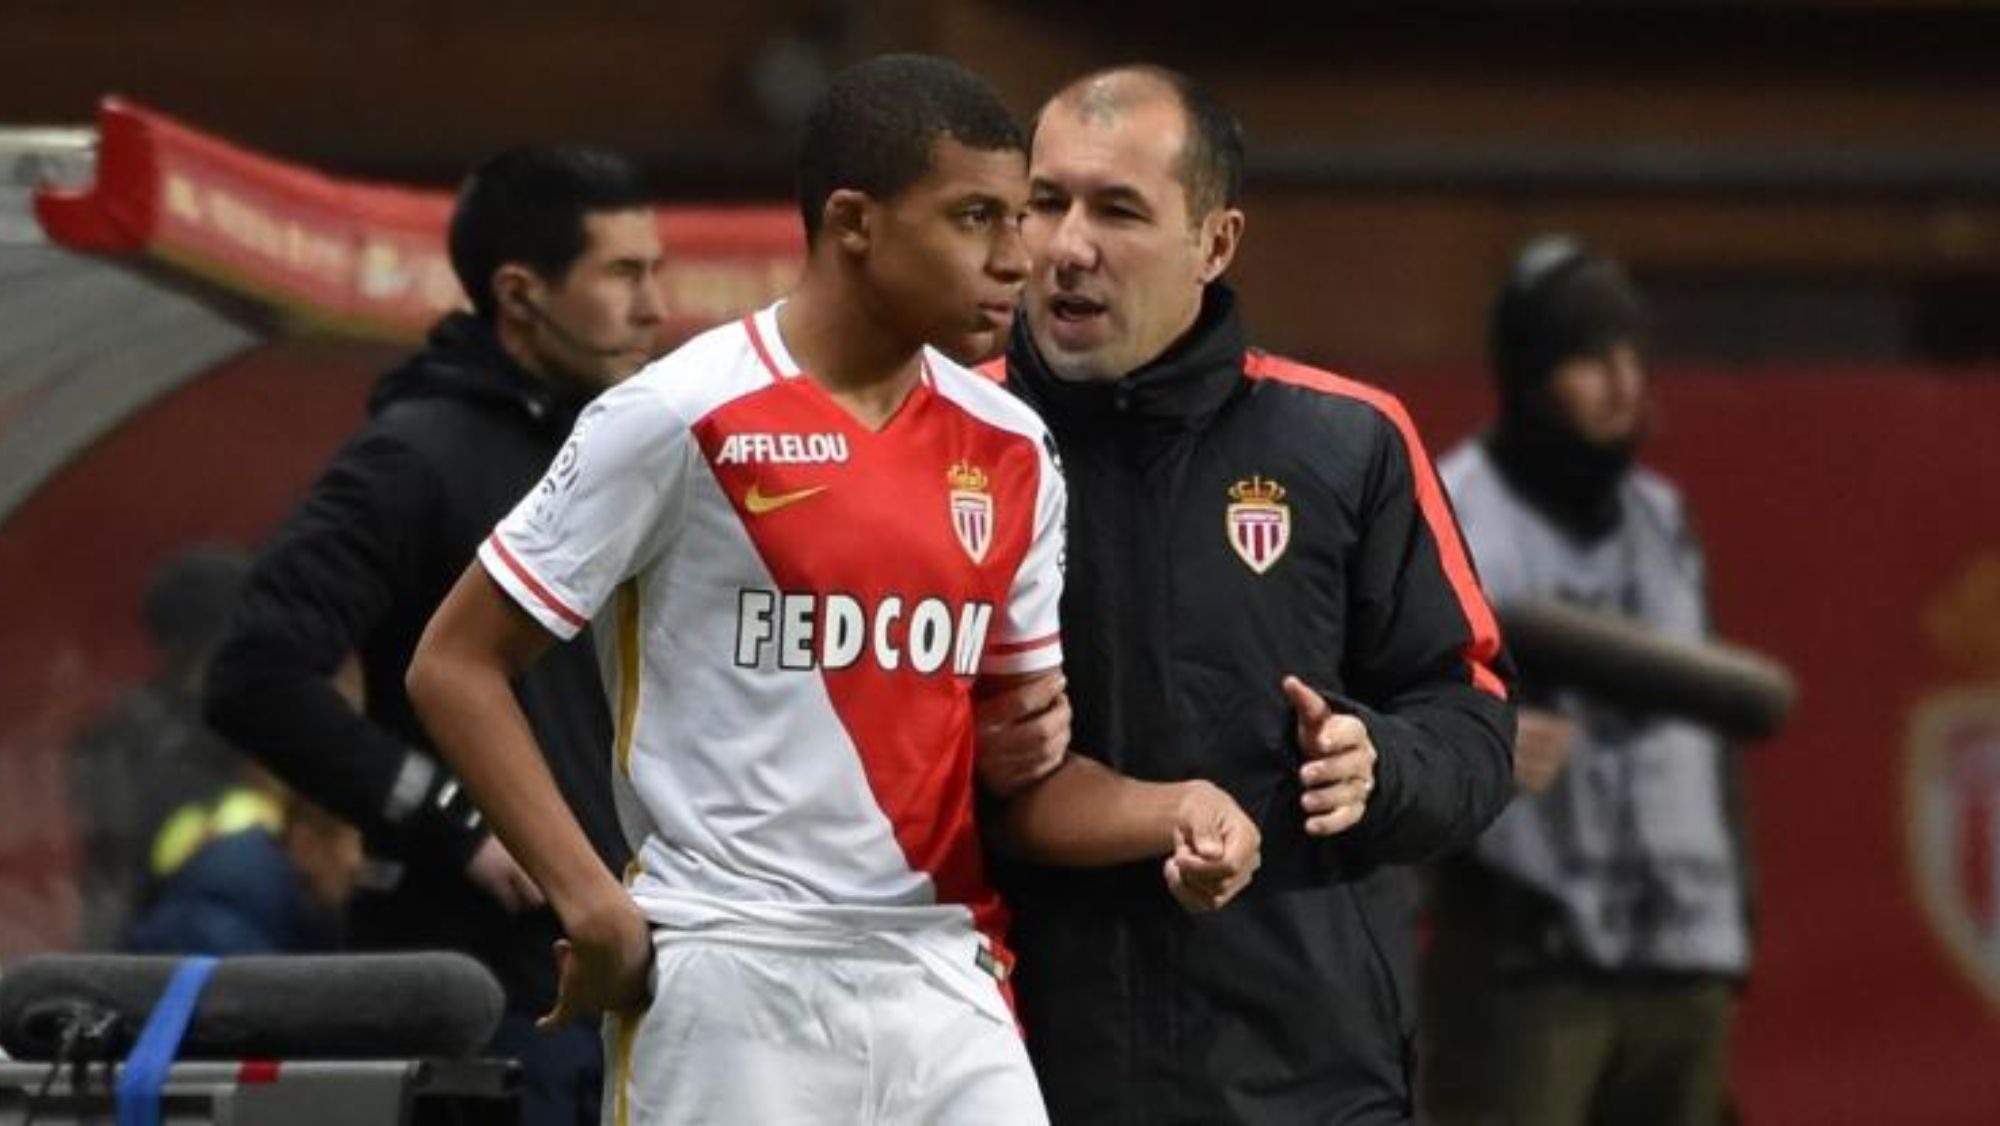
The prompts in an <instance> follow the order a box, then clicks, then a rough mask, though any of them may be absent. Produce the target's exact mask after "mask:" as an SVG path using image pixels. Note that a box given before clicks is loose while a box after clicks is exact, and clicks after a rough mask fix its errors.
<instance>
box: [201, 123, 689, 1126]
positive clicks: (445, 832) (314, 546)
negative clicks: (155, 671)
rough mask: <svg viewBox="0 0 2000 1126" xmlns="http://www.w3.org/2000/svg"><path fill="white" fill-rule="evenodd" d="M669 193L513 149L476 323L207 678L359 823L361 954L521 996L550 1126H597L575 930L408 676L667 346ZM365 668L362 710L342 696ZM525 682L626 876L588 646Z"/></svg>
mask: <svg viewBox="0 0 2000 1126" xmlns="http://www.w3.org/2000/svg"><path fill="white" fill-rule="evenodd" d="M649 197H650V193H649V192H648V191H647V189H646V186H645V184H644V183H643V182H642V181H641V180H640V178H639V176H638V175H637V174H636V173H635V172H634V170H633V169H632V168H631V167H630V166H629V165H628V164H626V163H625V162H624V161H623V160H621V159H619V158H617V157H614V156H611V155H608V154H605V153H600V152H593V151H587V150H580V149H567V148H528V149H520V150H515V151H512V152H508V153H505V154H502V155H500V156H497V157H495V158H493V159H492V160H490V161H488V162H487V163H486V164H485V165H483V166H482V167H480V168H479V170H478V171H476V172H475V173H474V174H473V175H472V177H471V178H470V179H469V180H468V181H467V182H466V184H465V186H464V189H463V190H462V192H461V194H460V196H459V199H458V203H457V206H456V208H455V209H454V211H453V214H452V219H451V230H450V236H449V244H450V252H451V261H452V266H453V269H454V270H455V272H456V273H457V275H458V279H459V282H460V284H461V285H462V286H463V287H464V289H465V292H466V295H467V296H468V297H469V298H470V300H471V303H472V311H471V312H469V313H454V314H452V315H450V316H447V317H446V318H445V319H444V320H442V321H441V322H439V324H438V325H437V327H436V328H435V329H434V330H433V331H432V333H431V337H430V340H429V343H428V344H427V346H426V347H425V348H424V349H423V350H422V351H420V352H418V353H417V354H416V355H415V356H413V357H411V358H410V359H409V360H408V361H407V362H406V363H404V364H403V365H402V366H401V367H399V368H397V369H395V370H394V371H391V372H390V373H389V374H388V375H386V376H385V377H383V379H382V381H381V382H380V384H379V385H378V386H377V387H376V389H375V392H374V395H373V397H372V398H371V399H370V401H369V415H370V418H369V421H368V423H367V425H366V426H365V427H364V428H363V429H362V431H361V432H360V433H359V434H358V435H356V436H355V437H354V438H353V439H352V440H351V441H350V442H349V443H348V444H347V445H346V447H345V448H343V449H342V450H341V451H340V452H339V454H337V455H336V456H335V458H334V460H333V463H332V464H331V465H330V466H328V468H327V470H326V471H325V473H324V474H323V475H322V476H321V477H320V479H319V480H318V482H317V483H316V484H315V485H314V486H313V488H312V491H311V493H310V494H309V495H308V496H307V498H306V499H305V501H304V503H303V504H301V506H300V507H299V508H298V510H297V511H296V512H294V513H293V515H292V516H291V518H290V520H289V521H288V522H287V523H286V524H285V526H284V527H283V529H282V530H281V531H280V532H279V534H278V536H277V537H276V539H275V540H274V542H273V543H272V544H271V546H270V547H269V548H268V550H267V551H266V552H265V553H264V555H263V557H262V558H261V559H259V560H258V562H257V565H256V569H255V571H254V573H253V574H252V575H251V577H250V581H249V585H248V589H247V592H246V594H245V597H244V600H243V602H242V605H241V607H240V609H239V611H238V613H237V615H236V618H235V620H234V623H233V626H232V630H231V634H230V637H229V640H228V642H227V643H226V645H225V646H224V647H223V649H222V652H221V654H220V655H219V656H218V658H217V661H216V665H215V670H214V674H213V677H212V679H211V683H210V685H209V694H208V710H209V716H210V718H211V719H212V720H213V721H214V723H215V725H216V727H217V728H218V729H219V730H221V731H223V732H224V733H226V734H227V735H229V736H230V737H231V738H233V739H235V740H236V741H237V742H238V743H239V744H241V745H242V746H243V747H245V748H246V749H249V750H251V751H252V753H254V754H256V755H258V756H259V757H260V758H261V759H262V760H263V761H264V762H265V763H266V764H268V765H269V766H270V768H271V769H272V771H273V772H275V773H276V774H277V775H278V776H279V777H280V778H282V779H283V780H284V781H285V782H286V783H288V784H289V785H291V786H292V787H294V788H295V789H297V790H298V791H299V792H300V793H302V794H303V795H305V796H306V797H308V798H310V799H311V800H312V801H314V802H316V803H318V804H320V805H322V806H325V807H326V808H327V809H330V810H332V811H333V812H335V813H337V814H338V815H340V816H341V817H343V818H345V819H347V820H349V821H351V822H352V823H354V824H355V825H356V826H358V827H359V828H360V829H361V831H362V833H363V836H364V838H365V841H366V846H367V854H368V862H367V863H366V865H364V867H363V870H362V872H361V875H360V878H359V880H358V885H359V886H358V888H357V891H356V895H355V896H354V899H353V905H352V909H351V912H350V919H349V926H348V938H349V940H350V942H351V943H352V944H353V945H355V946H357V947H361V948H364V949H414V948H447V949H454V950H461V951H464V952H466V953H468V954H471V955H473V956H474V957H477V958H478V959H480V960H481V961H482V962H484V963H485V964H486V965H487V966H488V967H489V968H490V969H492V970H493V971H494V972H495V974H496V975H497V976H498V977H499V979H500V981H501V983H502V985H503V986H504V987H505V989H506V992H507V1002H508V1015H507V1017H506V1019H505V1020H504V1021H503V1023H502V1025H501V1029H500V1032H499V1034H498V1036H497V1038H496V1041H495V1043H494V1046H493V1050H494V1051H495V1053H496V1054H502V1055H515V1056H518V1057H520V1058H521V1059H522V1061H523V1063H524V1064H525V1067H526V1073H527V1080H528V1086H527V1092H526V1095H525V1104H526V1110H527V1114H526V1118H525V1121H527V1122H528V1123H530V1124H531V1126H532V1124H538V1123H549V1124H554V1123H563V1124H571V1123H586V1122H587V1123H595V1122H596V1121H597V1118H598V1114H597V1105H598V1099H599V1096H600V1083H601V1051H600V1049H599V1046H598V1042H597V1038H596V1037H595V1036H594V1035H592V1034H590V1033H588V1032H585V1031H582V1030H574V1029H573V1030H569V1031H567V1032H565V1033H563V1034H561V1035H560V1036H557V1037H553V1038H546V1039H545V1038H541V1037H538V1036H537V1035H536V1034H535V1033H534V1031H533V1017H534V1016H535V1015H536V1014H538V1013H540V1012H542V1011H544V1010H546V1009H547V1008H548V1006H549V1005H550V1003H551V1002H552V1001H553V999H554V997H555V980H554V974H553V970H552V967H551V965H550V962H549V949H550V946H551V944H552V943H553V942H554V941H555V940H556V938H557V936H558V929H557V926H556V921H555V918H554V916H553V915H552V914H551V913H550V912H549V911H548V910H546V908H545V907H544V904H543V897H542V894H541V892H540V891H539V890H538V889H537V888H536V887H535V885H534V883H533V882H532V881H531V880H529V879H528V877H527V875H526V874H525V873H524V872H523V871H522V870H521V868H520V866H519V865H518V864H516V863H515V862H514V859H513V858H512V857H511V856H509V855H508V853H507V850H506V848H505V847H503V846H502V845H501V844H500V842H499V841H498V840H496V839H495V838H494V837H493V835H492V834H491V833H490V832H488V830H487V828H486V826H485V825H484V824H483V823H482V821H481V819H480V817H479V816H478V814H477V812H476V811H475V810H474V809H473V807H472V805H471V802H470V800H469V799H468V797H467V796H466V795H465V794H464V793H463V791H461V789H460V788H459V785H458V783H457V781H456V780H454V779H453V778H452V777H451V776H450V774H449V773H448V772H447V771H446V770H445V769H444V768H443V767H442V766H441V765H440V763H439V761H438V759H437V758H436V756H435V755H433V754H432V752H431V749H430V745H429V741H428V739H427V738H426V736H425V734H424V731H423V729H422V727H421V726H420V725H419V724H418V722H417V720H416V717H415V716H414V715H413V714H412V712H411V709H410V703H409V699H408V697H407V696H406V695H405V693H404V689H403V675H404V671H405V668H406V666H407V665H408V663H409V659H410V654H411V652H412V651H413V650H414V649H415V647H416V643H417V638H418V636H419V634H420V633H421V632H422V630H423V627H424V623H425V622H426V621H428V620H429V618H430V616H431V613H432V611H433V610H435V609H436V608H437V605H438V602H439V601H440V600H441V599H442V598H443V597H444V594H445V592H446V591H447V590H449V589H450V587H451V584H452V582H453V581H454V580H455V579H457V577H458V576H459V574H460V573H461V572H463V571H464V569H465V567H466V564H467V563H469V562H470V561H471V560H472V558H473V553H474V550H475V549H476V548H477V546H478V544H479V541H480V540H481V539H482V538H483V537H484V536H485V535H486V533H487V531H488V530H490V529H491V528H492V526H493V525H494V523H495V522H497V521H498V520H499V519H500V517H501V516H502V515H504V514H505V513H506V511H507V510H508V509H509V508H510V507H512V505H513V504H514V502H515V501H516V500H518V499H519V498H520V496H521V494H523V493H524V492H526V491H527V490H528V489H529V488H530V487H531V486H533V484H534V483H535V481H536V480H537V479H538V478H539V477H540V476H541V474H542V472H543V471H544V470H545V469H546V468H547V467H548V465H549V462H550V460H551V459H552V458H553V457H554V456H555V453H556V451H557V449H558V448H559V447H560V446H561V445H562V443H563V440H564V438H565V437H566V436H567V435H568V433H569V430H570V426H571V424H572V423H573V422H574V421H575V419H576V416H577V414H578V412H579V411H580V410H581V409H582V408H583V406H584V405H585V404H586V403H588V402H589V401H590V400H591V399H592V398H593V397H594V396H595V395H596V394H597V393H598V392H599V391H601V390H603V389H604V388H606V387H608V386H610V385H612V384H614V383H616V382H618V381H619V380H621V379H623V378H624V377H626V376H627V375H630V374H631V373H632V372H633V371H634V370H636V369H637V368H638V367H639V366H640V364H642V363H643V362H644V361H645V360H646V359H647V358H649V357H650V356H651V355H652V353H653V352H654V351H655V350H656V347H657V343H658V341H657V336H658V331H659V326H660V318H661V303H660V294H659V290H658V285H657V276H656V275H657V272H658V269H659V266H660V262H661V248H660V240H659V233H658V229H657V225H656V221H655V219H654V215H653V211H652V207H651V201H650V198H649ZM350 654H353V655H358V658H359V662H360V671H361V682H362V686H363V697H364V700H365V705H364V709H363V711H361V712H357V711H356V710H355V709H354V708H353V707H352V706H350V704H349V703H348V702H347V701H346V700H344V699H342V697H341V696H340V695H339V694H338V693H337V692H336V690H335V688H334V685H333V683H332V681H333V677H334V675H335V672H336V671H337V670H338V669H339V668H341V667H342V665H343V663H344V662H347V661H348V660H349V659H350ZM515 688H516V692H517V695H518V698H519V700H520V703H521V707H522V710H523V711H524V712H525V713H526V714H527V715H528V717H529V721H530V722H531V723H532V724H533V725H534V728H535V732H536V734H537V735H538V736H539V743H540V745H541V746H542V747H543V748H544V749H545V751H546V754H547V761H548V766H549V769H550V771H551V772H552V773H553V774H554V776H555V777H556V779H557V781H558V784H559V785H560V787H561V790H562V794H563V796H564V798H565V799H566V800H567V801H568V802H569V805H570V807H571V808H572V809H573V810H575V811H576V814H577V816H578V818H579V819H580V821H581V822H582V824H583V825H584V826H585V828H586V831H587V832H588V834H589V838H590V840H591V842H592V844H593V845H594V846H595V847H596V850H597V853H598V856H599V858H600V859H601V860H602V861H603V862H604V863H605V864H606V865H608V866H611V867H612V868H613V869H614V870H615V869H616V868H617V867H619V866H622V865H623V863H624V861H625V855H626V854H625V849H624V845H623V841H622V838H621V836H620V834H619V830H618V825H617V818H616V816H615V814H614V812H613V808H612V799H611V791H610V782H609V776H608V769H609V767H608V762H607V755H606V750H607V748H608V747H610V745H611V725H610V720H609V717H608V715H607V713H606V710H605V706H604V697H603V692H602V689H601V686H600V684H599V681H598V675H597V666H596V661H595V659H594V656H593V654H592V650H591V646H590V642H589V640H588V638H587V637H586V638H579V639H578V640H576V641H575V642H573V643H571V644H569V645H565V646H563V647H562V648H561V649H559V650H558V651H556V652H555V653H552V654H551V655H550V657H549V659H548V660H545V661H543V662H542V663H541V664H540V665H539V666H537V667H536V669H535V670H534V671H533V672H532V673H530V674H529V675H527V676H525V677H524V678H522V679H521V680H520V681H519V682H518V684H517V685H516V686H515Z"/></svg>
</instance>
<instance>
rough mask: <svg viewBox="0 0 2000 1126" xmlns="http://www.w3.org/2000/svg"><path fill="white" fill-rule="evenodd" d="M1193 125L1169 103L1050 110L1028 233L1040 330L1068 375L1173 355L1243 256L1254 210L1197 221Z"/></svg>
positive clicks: (1133, 366)
mask: <svg viewBox="0 0 2000 1126" xmlns="http://www.w3.org/2000/svg"><path fill="white" fill-rule="evenodd" d="M1186 138H1187V118H1186V115H1185V114H1184V113H1183V112H1182V110H1181V107H1180V104H1179V103H1178V102H1177V101H1176V100H1174V99H1173V98H1171V97H1169V96H1164V95H1163V96H1161V97H1157V98H1151V99H1146V100H1143V101H1140V102H1138V103H1136V104H1133V105H1129V106H1126V107H1125V108H1123V109H1121V110H1119V111H1118V112H1116V113H1111V114H1105V113H1092V112H1088V111H1079V110H1078V109H1076V108H1073V107H1072V106H1070V105H1069V104H1067V103H1065V102H1063V101H1060V100H1058V101H1056V102H1052V103H1050V104H1049V105H1048V106H1046V107H1044V109H1043V110H1042V116H1041V120H1040V122H1039V123H1038V124H1037V126H1036V128H1035V141H1034V152H1033V153H1032V155H1031V158H1030V162H1029V171H1028V177H1029V182H1028V214H1027V217H1026V218H1025V219H1023V220H1022V225H1021V234H1022V237H1023V239H1025V240H1026V242H1027V245H1028V254H1029V256H1030V257H1031V258H1032V259H1033V263H1034V265H1033V270H1032V272H1031V273H1030V274H1029V277H1028V294H1027V306H1026V311H1027V316H1028V328H1029V331H1030V333H1031V334H1032V335H1033V337H1034V341H1035V347H1036V350H1037V351H1039V352H1040V353H1041V356H1042V360H1043V361H1044V362H1045V363H1047V364H1048V366H1049V368H1050V370H1052V371H1054V372H1055V373H1056V374H1057V375H1058V376H1061V377H1063V378H1065V379H1120V378H1123V377H1124V376H1126V375H1129V374H1131V373H1132V372H1133V371H1135V370H1137V369H1138V368H1140V367H1142V366H1144V365H1145V364H1146V363H1148V362H1149V361H1151V360H1153V359H1154V358H1156V357H1158V356H1159V355H1160V354H1161V353H1162V352H1164V351H1166V350H1167V348H1168V347H1169V346H1171V345H1172V344H1173V343H1174V341H1176V340H1178V339H1180V337H1181V335H1182V334H1183V333H1185V332H1187V330H1188V329H1189V328H1190V327H1191V326H1192V325H1193V324H1194V322H1195V318H1196V317H1197V316H1198V315H1199V314H1200V312H1201V296H1202V288H1203V287H1204V286H1205V285H1207V284H1208V282H1210V281H1212V280H1214V279H1215V278H1217V277H1219V276H1221V274H1222V271H1223V270H1224V269H1225V268H1227V267H1228V265H1229V260H1230V258H1231V257H1232V256H1233V255H1234V253H1235V248H1236V240H1237V237H1238V235H1239V234H1240V232H1241V230H1242V213H1241V212H1239V211H1236V210H1234V209H1233V208H1215V209H1213V210H1211V211H1210V212H1209V213H1208V214H1206V215H1201V216H1195V215H1192V214H1190V211H1189V200H1188V194H1187V189H1186V186H1185V185H1184V183H1183V181H1182V176H1181V151H1182V149H1183V147H1184V145H1185V143H1186Z"/></svg>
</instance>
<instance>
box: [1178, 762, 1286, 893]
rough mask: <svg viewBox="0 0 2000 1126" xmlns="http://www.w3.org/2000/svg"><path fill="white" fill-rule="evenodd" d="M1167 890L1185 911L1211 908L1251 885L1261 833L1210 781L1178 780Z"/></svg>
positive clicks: (1260, 858) (1260, 855)
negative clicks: (1180, 781) (1178, 792)
mask: <svg viewBox="0 0 2000 1126" xmlns="http://www.w3.org/2000/svg"><path fill="white" fill-rule="evenodd" d="M1179 788H1180V792H1181V796H1180V800H1179V803H1178V806H1177V808H1176V811H1175V825H1174V851H1173V855H1171V856H1169V857H1167V862H1166V868H1165V872H1166V878H1167V890H1168V891H1170V892H1172V893H1173V896H1174V899H1175V900H1176V901H1177V902H1179V903H1180V905H1181V906H1182V907H1185V908H1186V909H1188V910H1189V911H1214V910H1217V909H1219V908H1221V907H1223V906H1224V905H1226V904H1227V903H1228V902H1229V901H1230V900H1232V899H1234V898H1236V895H1237V893H1238V892H1241V891H1242V890H1243V889H1244V888H1246V887H1248V886H1250V878H1251V876H1252V875H1254V874H1255V873H1256V871H1257V866H1258V865H1259V864H1261V863H1263V844H1264V837H1263V834H1262V833H1260V832H1258V831H1257V823H1256V822H1254V821H1252V820H1250V815H1249V814H1247V813H1245V812H1243V807H1242V806H1240V805H1237V804H1236V799H1235V798H1232V797H1230V796H1229V793H1228V791H1226V790H1224V789H1222V788H1221V787H1220V786H1217V785H1214V784H1213V783H1210V782H1201V781H1196V782H1184V783H1181V784H1180V787H1179Z"/></svg>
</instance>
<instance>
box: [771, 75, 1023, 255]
mask: <svg viewBox="0 0 2000 1126" xmlns="http://www.w3.org/2000/svg"><path fill="white" fill-rule="evenodd" d="M941 137H949V138H951V139H952V140H954V141H957V142H958V143H959V144H961V145H964V146H966V147H967V148H972V149H979V150H981V151H984V152H1006V151H1013V152H1026V151H1027V142H1026V140H1025V139H1024V137H1023V136H1022V133H1021V126H1020V123H1019V122H1017V121H1015V120H1014V115H1013V114H1011V113H1009V112H1007V106H1006V105H1005V103H1003V102H1002V101H1001V100H1000V95H999V94H997V93H995V92H994V90H993V87H991V86H989V85H987V83H986V80H985V79H983V78H980V77H979V76H978V75H976V74H974V73H972V72H971V71H970V70H967V69H966V68H964V67H962V66H960V65H959V64H957V63H955V62H952V61H950V60H949V59H941V58H937V57H935V56H931V55H880V56H877V57H875V58H872V59H869V60H867V61H866V62H862V63H857V64H855V65H854V66H851V67H848V68H847V69H846V70H843V71H841V72H840V73H839V74H837V75H835V76H834V78H833V81H832V82H831V83H829V84H828V86H827V89H826V92H825V93H824V94H822V95H821V96H820V100H819V102H818V104H817V105H815V106H814V107H813V112H812V115H811V116H810V117H809V118H808V119H807V120H806V132H805V140H804V143H803V144H802V145H801V146H800V149H799V213H800V216H801V218H803V219H804V220H805V226H806V241H807V242H808V243H811V242H812V241H813V240H815V239H817V238H818V237H819V226H820V219H821V217H822V215H824V213H825V211H826V201H827V199H828V198H830V197H831V196H832V195H833V193H834V192H836V191H841V190H843V189H845V190H851V191H859V192H865V193H867V194H868V195H869V196H870V197H872V198H874V199H878V200H886V199H890V198H892V197H894V196H895V195H896V194H897V193H898V192H900V191H902V190H903V189H905V188H907V187H909V186H910V185H911V184H914V183H916V182H917V181H918V180H920V179H922V178H923V176H924V173H926V172H928V171H930V167H931V150H932V148H933V147H934V146H935V145H936V143H937V141H938V139H939V138H941Z"/></svg>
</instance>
